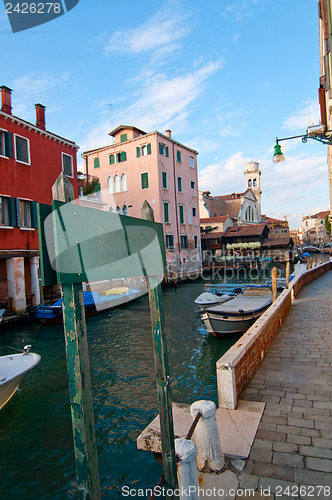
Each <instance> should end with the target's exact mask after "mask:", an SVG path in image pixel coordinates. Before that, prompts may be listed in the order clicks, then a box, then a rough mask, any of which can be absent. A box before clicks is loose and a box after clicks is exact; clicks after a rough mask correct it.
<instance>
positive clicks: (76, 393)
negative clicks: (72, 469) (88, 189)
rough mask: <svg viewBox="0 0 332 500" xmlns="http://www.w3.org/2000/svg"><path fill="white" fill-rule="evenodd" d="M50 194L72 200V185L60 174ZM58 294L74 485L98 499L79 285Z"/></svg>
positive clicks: (82, 493)
mask: <svg viewBox="0 0 332 500" xmlns="http://www.w3.org/2000/svg"><path fill="white" fill-rule="evenodd" d="M52 195H53V199H54V200H58V201H63V202H70V201H73V199H74V191H73V187H72V185H71V183H70V181H69V180H68V179H67V177H66V176H65V175H64V174H63V173H61V174H60V176H59V177H58V179H57V180H56V181H55V184H54V186H53V188H52ZM55 245H56V246H57V241H56V237H55ZM61 296H62V304H63V307H62V309H63V326H64V333H65V346H66V357H67V368H68V381H69V396H70V410H71V419H72V427H73V440H74V452H75V460H76V474H77V487H78V491H79V498H81V499H84V500H98V499H100V488H99V471H98V458H97V448H96V438H95V424H94V414H93V403H92V389H91V376H90V365H89V353H88V340H87V332H86V322H85V311H84V301H83V290H82V284H81V283H72V284H63V285H61Z"/></svg>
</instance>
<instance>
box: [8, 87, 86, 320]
mask: <svg viewBox="0 0 332 500" xmlns="http://www.w3.org/2000/svg"><path fill="white" fill-rule="evenodd" d="M11 92H12V91H11V89H9V88H8V87H5V86H3V87H1V100H2V107H1V111H0V178H1V182H0V303H2V304H3V305H4V306H5V307H8V308H11V309H12V310H14V311H21V310H25V308H26V305H27V303H29V302H31V303H34V304H38V303H39V301H40V292H39V281H38V267H39V257H38V256H39V242H38V230H37V203H38V202H40V203H46V204H51V202H52V185H53V184H54V182H55V180H56V179H57V177H58V176H59V174H60V173H61V171H63V172H64V173H65V174H66V175H67V176H68V178H69V179H70V181H71V182H72V184H73V187H74V193H75V196H76V197H77V196H78V187H77V164H76V152H77V146H76V144H75V143H74V142H72V141H68V140H67V139H64V138H62V137H60V136H57V135H55V134H53V133H51V132H48V131H47V130H46V126H45V107H44V106H42V105H41V104H36V105H35V107H36V124H32V123H29V122H27V121H25V120H23V119H21V118H18V117H16V116H14V115H13V114H12V105H11Z"/></svg>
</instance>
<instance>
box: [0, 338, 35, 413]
mask: <svg viewBox="0 0 332 500" xmlns="http://www.w3.org/2000/svg"><path fill="white" fill-rule="evenodd" d="M30 348H31V346H30V345H26V346H24V349H23V353H20V354H10V355H9V356H0V410H1V408H3V407H4V406H5V404H6V403H8V401H9V400H10V398H11V397H12V396H13V395H14V394H15V392H16V390H17V388H18V386H19V383H20V381H21V379H22V377H23V375H24V374H25V373H27V372H28V371H29V370H31V369H32V368H33V367H34V366H36V365H37V364H38V363H39V361H40V356H39V354H36V353H34V352H30V351H29V349H30Z"/></svg>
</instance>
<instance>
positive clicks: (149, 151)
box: [147, 142, 151, 155]
mask: <svg viewBox="0 0 332 500" xmlns="http://www.w3.org/2000/svg"><path fill="white" fill-rule="evenodd" d="M147 150H148V155H150V154H151V143H150V142H149V144H148V146H147Z"/></svg>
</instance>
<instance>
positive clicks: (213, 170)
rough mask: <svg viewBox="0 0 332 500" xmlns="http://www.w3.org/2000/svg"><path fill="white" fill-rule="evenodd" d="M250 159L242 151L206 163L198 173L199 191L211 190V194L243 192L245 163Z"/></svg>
mask: <svg viewBox="0 0 332 500" xmlns="http://www.w3.org/2000/svg"><path fill="white" fill-rule="evenodd" d="M248 161H250V159H249V158H247V157H245V156H244V155H243V153H242V152H239V153H235V154H233V155H232V156H230V157H229V158H228V159H227V160H225V161H222V162H220V163H215V164H212V165H208V166H207V167H205V168H204V169H203V170H201V171H200V173H199V179H198V186H199V189H200V190H201V191H211V194H212V195H213V196H218V195H223V194H229V193H233V192H243V191H244V189H245V183H244V175H243V172H244V170H245V164H246V163H248Z"/></svg>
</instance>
